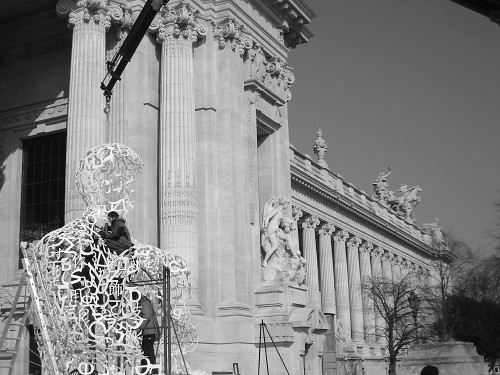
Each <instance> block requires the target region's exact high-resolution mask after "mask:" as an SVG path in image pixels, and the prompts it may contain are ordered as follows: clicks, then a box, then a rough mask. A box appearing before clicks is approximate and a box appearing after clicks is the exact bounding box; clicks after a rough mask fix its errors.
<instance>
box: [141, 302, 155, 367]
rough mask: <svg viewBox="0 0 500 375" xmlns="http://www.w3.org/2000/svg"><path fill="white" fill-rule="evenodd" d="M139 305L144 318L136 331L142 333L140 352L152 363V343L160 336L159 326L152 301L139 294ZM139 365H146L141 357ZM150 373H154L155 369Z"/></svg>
mask: <svg viewBox="0 0 500 375" xmlns="http://www.w3.org/2000/svg"><path fill="white" fill-rule="evenodd" d="M139 306H140V307H141V313H140V316H141V318H142V319H144V320H143V322H142V323H141V325H140V326H139V327H138V328H137V331H138V332H141V333H142V352H143V354H144V356H145V357H146V358H148V359H149V363H150V364H154V363H155V361H156V356H155V349H154V343H155V341H156V340H158V339H159V338H160V327H159V325H158V321H157V320H156V315H155V311H154V308H153V303H152V302H151V301H150V300H149V299H148V298H147V297H146V296H144V295H141V299H140V300H139ZM141 365H143V366H145V365H147V361H146V360H145V359H143V360H142V361H141ZM151 373H153V374H156V373H157V371H156V369H154V370H153V371H152V372H151Z"/></svg>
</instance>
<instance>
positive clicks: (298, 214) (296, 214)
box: [292, 206, 304, 254]
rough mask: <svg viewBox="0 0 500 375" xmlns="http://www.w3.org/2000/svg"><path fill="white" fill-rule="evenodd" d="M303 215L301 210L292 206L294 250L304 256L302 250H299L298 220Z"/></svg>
mask: <svg viewBox="0 0 500 375" xmlns="http://www.w3.org/2000/svg"><path fill="white" fill-rule="evenodd" d="M303 214H304V213H303V212H302V210H301V209H300V208H298V207H296V206H292V220H293V222H292V235H293V240H294V243H295V246H296V248H297V249H298V250H299V251H300V253H301V254H304V252H303V249H299V243H300V241H299V225H298V223H299V219H300V218H301V217H302V215H303Z"/></svg>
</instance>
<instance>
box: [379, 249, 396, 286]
mask: <svg viewBox="0 0 500 375" xmlns="http://www.w3.org/2000/svg"><path fill="white" fill-rule="evenodd" d="M381 259H382V277H383V278H384V279H385V280H388V281H392V262H393V260H394V254H392V253H390V252H388V251H386V252H385V253H384V255H383V256H382V258H381Z"/></svg>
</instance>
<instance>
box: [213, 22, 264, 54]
mask: <svg viewBox="0 0 500 375" xmlns="http://www.w3.org/2000/svg"><path fill="white" fill-rule="evenodd" d="M243 29H244V27H243V25H240V24H238V23H236V22H235V21H234V20H233V19H229V20H226V21H225V22H224V23H220V24H218V25H214V39H215V40H216V41H218V43H219V48H220V49H224V48H226V46H227V45H228V44H229V45H230V46H231V49H232V50H233V51H235V52H238V53H239V55H240V57H243V56H244V55H245V52H246V51H248V50H249V49H250V48H252V46H253V43H254V42H253V39H252V37H251V36H250V35H249V34H247V33H244V32H243Z"/></svg>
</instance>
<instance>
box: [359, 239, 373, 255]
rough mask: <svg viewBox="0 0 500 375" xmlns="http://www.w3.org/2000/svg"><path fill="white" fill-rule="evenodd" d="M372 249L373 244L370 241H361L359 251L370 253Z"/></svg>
mask: <svg viewBox="0 0 500 375" xmlns="http://www.w3.org/2000/svg"><path fill="white" fill-rule="evenodd" d="M372 250H373V244H372V243H371V242H368V241H363V243H362V244H361V246H360V247H359V251H360V252H363V253H368V254H369V253H371V251H372Z"/></svg>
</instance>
